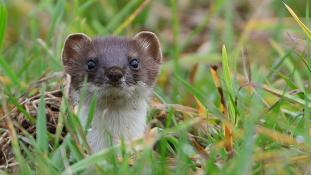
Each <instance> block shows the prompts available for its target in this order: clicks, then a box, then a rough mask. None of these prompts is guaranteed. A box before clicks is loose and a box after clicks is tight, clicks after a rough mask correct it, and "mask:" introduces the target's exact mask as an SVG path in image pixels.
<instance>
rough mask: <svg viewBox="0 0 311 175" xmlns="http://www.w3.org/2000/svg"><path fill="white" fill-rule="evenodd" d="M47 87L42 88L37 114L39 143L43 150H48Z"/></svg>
mask: <svg viewBox="0 0 311 175" xmlns="http://www.w3.org/2000/svg"><path fill="white" fill-rule="evenodd" d="M44 92H45V87H43V88H42V89H41V97H40V102H39V111H38V116H37V123H36V127H37V131H36V132H37V145H38V147H39V149H40V151H42V152H46V153H47V152H48V134H47V127H46V114H45V101H44Z"/></svg>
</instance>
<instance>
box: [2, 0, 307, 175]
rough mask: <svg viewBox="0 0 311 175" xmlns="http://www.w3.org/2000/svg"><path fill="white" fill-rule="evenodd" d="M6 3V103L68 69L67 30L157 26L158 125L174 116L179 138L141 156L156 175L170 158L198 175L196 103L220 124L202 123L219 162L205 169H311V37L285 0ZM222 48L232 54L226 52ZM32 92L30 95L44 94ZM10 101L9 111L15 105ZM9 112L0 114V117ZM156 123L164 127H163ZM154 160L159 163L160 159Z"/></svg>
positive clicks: (292, 0)
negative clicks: (230, 133) (64, 60)
mask: <svg viewBox="0 0 311 175" xmlns="http://www.w3.org/2000/svg"><path fill="white" fill-rule="evenodd" d="M3 2H4V4H5V6H6V8H7V12H8V20H7V28H6V30H5V33H4V43H3V46H2V50H1V51H2V52H1V54H0V57H1V58H0V59H2V60H0V84H1V87H0V90H1V91H0V92H1V94H0V100H1V101H5V100H6V99H8V102H7V103H8V106H9V107H12V106H14V105H15V104H16V101H17V100H16V99H15V98H18V97H19V96H20V95H21V94H24V93H25V92H27V91H28V90H29V89H27V88H28V87H29V85H30V84H31V83H32V82H36V81H37V80H38V79H40V77H42V76H49V75H52V74H53V72H57V71H62V70H63V68H62V65H61V62H60V57H61V56H60V54H61V50H62V47H63V42H64V39H65V38H66V36H67V35H68V34H70V33H75V32H83V33H86V34H87V35H89V36H107V35H122V36H127V37H131V36H133V35H135V33H137V32H139V31H142V30H150V31H153V32H154V33H156V34H157V35H158V37H159V39H160V42H161V47H162V50H163V52H164V63H163V65H162V68H161V74H160V77H159V79H158V83H157V85H156V87H155V95H154V96H155V97H154V99H155V101H156V102H158V103H161V104H163V105H167V106H168V107H167V110H163V111H159V110H158V109H153V110H151V112H150V114H149V121H153V120H160V119H162V118H161V117H162V116H165V117H166V119H167V120H168V121H167V123H168V124H167V123H166V125H165V124H164V125H162V126H161V127H163V126H164V127H163V128H165V129H171V128H173V129H172V130H168V133H170V132H172V133H175V134H176V135H178V136H180V137H178V138H176V135H173V136H171V135H170V136H163V137H164V138H161V139H163V140H164V141H163V140H162V141H161V144H164V145H165V146H159V147H160V148H158V147H157V149H159V150H161V149H165V150H166V151H167V152H169V153H171V154H166V152H165V151H164V152H165V154H161V156H162V157H161V156H160V158H158V157H156V156H155V157H152V156H150V155H149V152H148V155H147V154H146V155H143V156H142V162H144V161H146V162H147V163H146V164H147V165H146V166H148V167H151V169H153V170H154V171H155V172H156V173H155V174H157V173H158V174H162V173H163V172H168V171H169V170H170V168H168V167H165V166H164V165H166V163H167V162H165V160H164V159H165V158H167V157H170V156H171V157H174V158H176V162H177V170H178V171H177V173H176V174H188V172H190V170H191V172H196V171H195V170H194V169H195V168H193V167H195V166H196V165H197V164H196V163H197V162H195V161H194V158H193V157H191V156H192V155H191V156H190V153H191V154H192V153H193V152H191V151H189V150H188V148H189V145H190V144H189V143H188V142H187V141H185V140H186V139H184V138H186V137H183V136H184V135H186V134H188V133H187V132H189V133H190V131H189V130H190V129H188V128H189V123H187V122H184V120H185V121H187V119H190V121H192V119H193V118H191V117H190V118H186V117H185V118H183V117H184V116H187V115H185V114H184V113H183V112H185V111H187V110H189V108H187V107H190V109H191V110H196V109H197V111H196V112H199V113H200V112H201V114H199V115H202V113H204V115H203V116H205V115H206V116H205V117H207V116H208V117H207V118H208V120H211V121H208V122H206V123H202V125H204V127H205V128H208V131H206V130H204V131H203V132H201V131H200V132H196V133H195V134H194V135H195V136H196V138H197V139H198V142H199V143H200V144H201V145H202V147H203V148H205V150H206V152H209V153H211V154H210V157H209V158H210V159H208V160H206V161H203V163H202V162H200V163H199V165H200V168H201V169H204V172H205V173H206V172H212V173H213V172H214V173H216V174H217V173H218V174H230V172H231V174H302V173H306V174H308V173H310V171H311V170H310V163H309V162H310V160H311V159H310V155H311V154H310V153H311V149H310V148H311V147H310V145H311V139H310V133H311V129H310V123H311V122H310V120H311V118H310V117H311V112H310V111H311V110H310V99H311V95H310V94H311V88H310V82H311V69H310V67H311V66H310V65H311V59H310V38H308V37H307V35H306V33H308V31H307V32H306V31H305V32H304V31H303V30H302V29H301V28H300V27H299V25H298V24H297V22H296V21H295V19H294V18H292V16H291V15H290V13H289V12H288V10H287V9H286V7H285V6H284V4H283V2H282V1H280V0H130V1H129V0H118V1H116V0H88V1H82V0H3ZM284 2H285V3H287V4H288V5H289V6H290V7H291V8H292V9H293V10H294V11H295V13H296V14H297V15H298V17H299V18H300V20H301V21H302V22H303V23H304V24H305V25H306V26H308V27H310V26H311V23H310V18H309V16H310V6H311V1H310V0H286V1H284ZM223 45H225V46H226V48H227V50H226V51H225V50H222V47H223ZM226 54H228V57H226V56H225V55H226ZM226 59H227V60H226ZM220 63H222V64H223V65H222V66H221V65H220ZM224 63H225V64H224ZM211 65H219V68H220V70H219V76H220V81H221V85H222V87H223V89H224V94H225V99H226V103H227V104H228V106H227V107H228V110H229V113H230V114H229V115H228V116H229V118H228V120H229V121H230V122H231V124H232V125H233V130H234V141H233V143H234V150H235V151H236V156H235V157H233V158H232V159H230V156H229V155H228V154H227V152H225V151H224V149H222V148H223V141H224V140H225V137H224V134H223V132H222V126H223V125H222V124H223V123H224V120H223V115H222V111H221V109H220V107H219V105H220V97H219V94H218V91H217V88H216V87H215V84H214V81H213V75H212V74H211V72H210V66H211ZM226 71H227V72H226ZM226 73H227V74H226ZM47 85H48V86H47V87H48V90H50V89H53V88H55V86H56V85H55V83H54V82H53V81H51V82H49V83H47ZM29 91H30V92H28V93H29V94H30V95H31V94H33V93H37V92H38V91H39V90H38V88H35V89H30V90H29ZM4 99H5V100H4ZM1 104H2V106H1V107H3V106H4V105H3V104H6V101H5V102H3V103H1ZM200 104H201V106H200ZM174 105H175V107H176V105H180V106H177V107H179V108H178V109H179V110H178V109H175V108H174ZM172 106H173V107H172ZM3 109H4V108H3ZM3 109H2V110H1V108H0V116H1V115H2V114H3V113H4V110H3ZM203 109H204V110H203ZM183 110H185V111H183ZM202 111H203V112H202ZM185 113H187V112H185ZM225 117H226V116H225ZM180 118H182V119H180ZM233 118H234V119H233ZM150 123H151V122H150ZM155 125H156V126H158V127H160V124H159V122H158V123H156V124H155ZM186 126H187V127H186ZM170 127H171V128H170ZM265 129H266V130H265ZM164 131H165V130H164ZM191 133H192V134H193V130H191ZM179 134H180V135H179ZM182 134H184V135H182ZM168 137H169V138H168ZM297 138H300V140H301V138H303V144H300V143H298V141H297V142H296V140H297ZM161 144H160V145H161ZM172 145H173V146H172ZM219 145H220V146H219ZM57 146H58V145H57ZM187 146H188V147H187ZM190 147H191V146H190ZM191 148H192V147H191ZM189 149H190V148H189ZM185 150H186V151H185ZM187 150H188V151H189V152H190V153H189V152H187ZM55 154H56V153H55ZM150 154H151V153H150ZM39 155H40V154H39ZM50 155H54V152H53V153H50V154H49V156H50ZM58 156H59V157H60V155H58ZM195 156H198V155H197V154H196V155H195ZM195 156H194V157H195ZM43 157H44V156H43ZM51 157H52V156H50V157H48V158H46V157H45V158H46V159H48V160H49V161H50V162H49V161H47V162H49V163H50V164H53V163H54V162H53V161H55V160H52V158H51ZM68 157H70V156H68ZM163 157H165V158H163ZM70 158H72V157H70ZM33 159H34V158H32V159H31V156H28V160H31V161H32V162H35V163H34V164H36V163H38V162H39V161H37V160H33ZM155 160H156V161H159V162H160V163H159V162H156V163H154V161H155ZM195 160H196V159H195ZM200 160H201V159H200ZM204 160H205V159H204ZM79 161H83V159H82V158H81V160H80V159H74V160H72V161H71V162H70V163H76V162H78V163H79ZM51 162H53V163H51ZM55 162H56V161H55ZM40 163H42V162H40ZM49 163H47V165H46V167H47V168H48V167H49V166H50V164H49ZM58 163H59V162H57V163H55V164H53V168H55V167H56V168H55V169H56V170H57V172H63V171H64V169H65V168H66V167H64V165H62V166H60V167H58ZM148 163H149V164H148ZM153 163H154V164H153ZM178 163H179V164H178ZM137 164H139V162H138V163H137ZM137 164H136V165H135V166H133V167H134V168H133V167H131V166H125V165H124V166H122V165H119V164H116V165H114V166H115V167H117V168H116V170H115V172H119V174H122V172H123V173H124V172H130V173H129V174H135V172H136V171H137V172H142V171H143V170H142V169H144V168H143V167H141V166H139V165H137ZM54 166H55V167H54ZM120 166H122V168H123V169H122V168H120ZM42 167H44V166H43V165H42ZM124 167H125V168H124ZM197 167H199V166H197ZM308 167H309V169H308ZM119 168H120V169H119ZM53 170H54V169H53ZM56 170H55V171H56ZM117 170H118V171H117ZM51 172H52V171H51ZM204 172H203V173H204ZM203 173H202V174H203ZM116 174H117V173H116ZM198 174H199V173H198Z"/></svg>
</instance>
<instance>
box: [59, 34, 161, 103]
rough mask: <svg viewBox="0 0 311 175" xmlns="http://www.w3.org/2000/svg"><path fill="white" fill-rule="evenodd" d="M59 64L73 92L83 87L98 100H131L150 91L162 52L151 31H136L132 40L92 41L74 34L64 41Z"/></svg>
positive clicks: (112, 38)
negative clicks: (60, 63)
mask: <svg viewBox="0 0 311 175" xmlns="http://www.w3.org/2000/svg"><path fill="white" fill-rule="evenodd" d="M62 62H63V65H64V68H65V72H66V73H68V74H69V75H70V76H71V87H72V89H73V90H75V91H77V92H79V91H80V90H81V89H82V87H83V85H85V86H86V90H87V92H88V93H91V94H93V95H97V97H98V98H101V97H113V98H115V97H132V96H133V95H137V93H145V94H146V92H147V93H148V92H150V91H151V89H152V87H153V85H154V83H155V81H156V78H157V76H158V73H159V68H160V64H161V62H162V53H161V49H160V43H159V40H158V38H157V36H156V35H155V34H154V33H152V32H146V31H144V32H140V33H138V34H136V35H135V36H134V37H133V38H124V37H98V38H93V39H92V38H89V37H88V36H86V35H85V34H81V33H77V34H71V35H69V36H68V37H67V39H66V40H65V44H64V48H63V53H62ZM84 80H86V82H85V81H84ZM84 82H85V83H84Z"/></svg>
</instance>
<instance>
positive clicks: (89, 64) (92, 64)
mask: <svg viewBox="0 0 311 175" xmlns="http://www.w3.org/2000/svg"><path fill="white" fill-rule="evenodd" d="M95 68H96V62H95V61H94V60H88V61H87V70H89V71H91V70H94V69H95Z"/></svg>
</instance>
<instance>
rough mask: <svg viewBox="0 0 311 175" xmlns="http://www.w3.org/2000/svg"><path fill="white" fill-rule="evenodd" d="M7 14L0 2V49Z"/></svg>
mask: <svg viewBox="0 0 311 175" xmlns="http://www.w3.org/2000/svg"><path fill="white" fill-rule="evenodd" d="M7 18H8V12H7V10H6V8H5V6H4V3H3V2H2V1H0V48H1V46H2V43H3V39H4V34H5V29H6V24H7Z"/></svg>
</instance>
